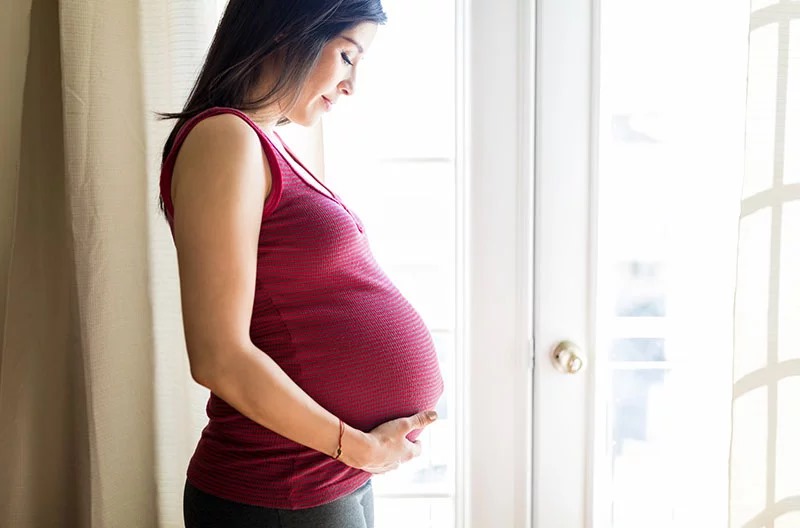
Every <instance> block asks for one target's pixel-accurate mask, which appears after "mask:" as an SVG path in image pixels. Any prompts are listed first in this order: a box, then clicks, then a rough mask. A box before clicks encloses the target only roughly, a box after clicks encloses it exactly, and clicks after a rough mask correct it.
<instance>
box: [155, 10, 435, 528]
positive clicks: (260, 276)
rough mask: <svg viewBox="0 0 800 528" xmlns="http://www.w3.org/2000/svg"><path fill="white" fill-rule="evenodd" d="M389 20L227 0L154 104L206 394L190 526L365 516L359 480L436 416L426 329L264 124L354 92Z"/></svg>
mask: <svg viewBox="0 0 800 528" xmlns="http://www.w3.org/2000/svg"><path fill="white" fill-rule="evenodd" d="M385 18H386V17H385V15H384V12H383V9H382V7H381V5H380V1H379V0H302V1H300V0H271V1H267V0H230V2H229V4H228V6H227V8H226V10H225V13H224V15H223V17H222V20H221V22H220V24H219V27H218V29H217V32H216V35H215V37H214V40H213V43H212V45H211V48H210V50H209V52H208V56H207V58H206V61H205V64H204V65H203V68H202V70H201V71H200V73H199V76H198V79H197V82H196V84H195V86H194V89H193V90H192V92H191V94H190V96H189V99H188V101H187V103H186V105H185V106H184V109H183V111H182V112H179V113H173V114H165V117H167V118H172V119H176V124H175V127H174V129H173V131H172V134H171V135H170V137H169V139H168V140H167V143H166V145H165V147H164V157H163V165H162V172H161V200H162V204H163V209H164V212H165V214H166V217H167V220H168V222H169V225H170V228H171V230H172V234H173V238H174V241H175V246H176V250H177V255H178V266H179V271H180V286H181V299H182V307H183V308H182V309H183V318H184V330H185V335H186V345H187V350H188V353H189V361H190V365H191V373H192V377H193V378H194V379H195V380H196V381H197V382H198V383H200V384H202V385H203V386H205V387H207V388H208V389H210V391H211V395H210V399H209V401H208V405H207V409H206V410H207V414H208V418H209V421H208V425H207V426H206V427H205V429H204V430H203V433H202V436H201V438H200V441H199V443H198V445H197V448H196V450H195V452H194V455H193V457H192V459H191V462H190V463H189V467H188V470H187V479H186V486H185V490H184V518H185V523H186V526H188V527H192V528H195V527H226V528H236V527H245V526H247V527H261V528H270V527H276V528H277V527H283V528H286V527H303V528H313V527H331V528H365V527H371V526H373V511H372V491H371V484H370V476H371V475H372V474H374V473H382V472H386V471H389V470H392V469H394V468H397V467H398V466H399V465H400V464H402V463H403V462H406V461H408V460H410V459H412V458H413V457H415V456H417V455H418V454H419V452H420V446H419V443H418V442H417V441H416V438H417V436H418V435H419V433H420V431H421V430H422V429H423V428H424V427H426V426H427V425H429V424H430V423H431V422H432V421H433V420H435V419H436V414H435V413H434V412H433V411H432V410H431V409H433V408H434V407H435V404H436V402H437V400H438V399H439V397H440V396H441V394H442V379H441V375H440V372H439V366H438V363H437V359H436V353H435V350H434V347H433V342H432V339H431V336H430V333H429V332H428V330H427V329H426V327H425V325H424V323H423V322H422V320H421V319H420V317H419V315H418V314H417V312H416V311H415V310H414V309H413V308H412V307H411V305H410V304H409V303H408V301H406V299H405V298H404V297H403V296H402V295H401V294H400V292H399V291H398V290H397V289H396V288H395V286H394V285H393V284H392V283H391V281H390V280H389V279H388V278H387V277H386V275H385V274H384V272H383V271H382V270H381V268H380V267H379V266H378V264H377V263H376V261H375V260H374V258H373V256H372V254H371V252H370V249H369V245H368V242H367V237H366V235H365V233H364V226H363V225H362V223H361V221H360V220H359V218H358V216H356V214H355V213H353V212H352V211H351V210H349V209H348V208H347V206H346V205H345V204H344V203H343V202H342V200H341V199H340V198H339V197H338V196H337V195H336V193H334V192H333V191H331V190H330V189H329V188H328V187H327V186H325V185H324V184H323V183H322V182H321V181H319V180H318V179H317V178H315V177H314V175H313V174H312V173H311V172H310V171H309V170H307V169H306V168H305V166H304V165H303V164H302V162H300V160H299V159H298V158H297V157H296V156H294V155H293V154H292V152H291V150H289V149H288V148H287V147H286V145H285V144H283V142H282V141H281V139H280V138H279V137H278V135H277V134H276V133H275V128H276V126H277V125H280V124H283V123H286V122H293V123H297V124H300V125H304V126H310V125H312V124H314V123H315V122H316V121H317V120H318V119H319V118H320V116H321V115H322V114H323V113H324V112H329V111H331V110H332V109H333V108H334V106H335V104H336V102H337V100H339V98H341V97H346V96H352V95H353V93H354V90H355V88H356V77H357V71H358V67H359V64H360V62H361V60H362V59H363V57H364V55H365V53H366V52H367V50H368V48H369V46H370V43H371V42H372V40H373V38H374V36H375V33H376V30H377V28H378V25H380V24H382V23H384V21H385ZM386 104H390V102H389V101H387V103H386ZM349 154H350V155H352V156H353V157H356V156H358V155H359V146H358V145H357V144H353V145H352V150H351V152H350V153H349Z"/></svg>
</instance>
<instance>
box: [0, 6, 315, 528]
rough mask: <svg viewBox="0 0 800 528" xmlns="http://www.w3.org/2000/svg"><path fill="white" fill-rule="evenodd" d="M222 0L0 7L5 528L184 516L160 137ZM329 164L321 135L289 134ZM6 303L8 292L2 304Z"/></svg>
mask: <svg viewBox="0 0 800 528" xmlns="http://www.w3.org/2000/svg"><path fill="white" fill-rule="evenodd" d="M223 4H224V2H222V1H219V0H204V1H198V0H137V1H133V0H61V1H57V0H25V1H20V0H15V1H14V2H9V3H6V5H5V6H4V7H3V14H2V16H0V45H2V49H3V53H2V58H3V62H2V63H0V64H1V65H2V70H1V71H0V74H1V75H2V82H3V84H2V90H0V120H2V128H0V134H2V135H0V141H1V143H0V153H1V154H2V157H1V158H0V167H2V180H0V310H1V311H0V321H2V323H3V324H2V325H0V343H2V349H0V433H1V434H0V527H3V528H5V527H8V528H28V527H55V526H58V527H69V528H71V527H92V528H105V527H125V528H131V527H155V526H160V527H179V526H180V527H182V526H183V517H182V510H181V507H182V505H181V501H182V492H183V483H184V476H185V471H186V465H187V463H188V459H189V457H190V456H191V453H192V451H193V449H194V446H195V444H196V442H197V439H198V438H199V434H200V430H201V428H202V426H203V425H204V424H205V413H204V405H205V399H206V398H207V392H206V391H205V390H204V389H202V387H199V386H198V385H196V384H195V383H194V382H193V381H192V380H191V377H190V374H189V368H188V361H187V359H186V352H185V348H184V341H183V333H182V323H181V318H180V297H179V290H178V276H177V268H176V259H175V250H174V247H173V244H172V240H171V238H170V235H169V230H168V228H167V225H166V223H165V222H164V220H163V218H162V217H161V215H160V212H159V211H158V205H157V195H158V168H159V164H160V155H161V147H162V145H163V142H164V139H165V138H166V136H167V134H168V133H169V130H170V127H171V124H170V123H167V122H159V121H158V120H156V119H155V116H154V112H157V111H172V110H176V109H179V108H181V106H182V104H183V102H184V100H185V98H186V96H187V94H188V91H189V89H190V88H191V85H192V82H193V81H194V78H195V76H196V74H197V71H198V67H199V65H200V63H201V61H202V58H203V56H204V54H205V51H206V49H207V46H208V44H209V42H210V37H211V35H212V33H213V31H214V28H215V27H216V23H217V20H218V14H219V13H220V9H221V8H222V6H223ZM285 135H286V136H287V137H289V138H290V140H291V142H292V144H293V145H294V146H295V147H296V150H297V151H299V153H300V155H302V156H305V157H306V159H308V160H309V163H311V165H312V166H313V167H314V168H315V169H316V170H318V171H319V173H321V170H320V167H319V163H320V161H321V160H322V153H321V139H320V138H321V130H320V129H319V128H316V129H314V130H312V131H311V132H310V133H308V132H306V133H304V132H303V131H298V130H293V131H292V130H290V131H287V133H286V134H285ZM2 301H5V302H2Z"/></svg>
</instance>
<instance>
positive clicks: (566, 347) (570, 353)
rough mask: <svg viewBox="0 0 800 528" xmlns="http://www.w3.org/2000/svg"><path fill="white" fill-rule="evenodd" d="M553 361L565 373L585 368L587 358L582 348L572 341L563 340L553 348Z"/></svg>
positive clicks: (572, 372) (573, 372)
mask: <svg viewBox="0 0 800 528" xmlns="http://www.w3.org/2000/svg"><path fill="white" fill-rule="evenodd" d="M553 363H554V364H555V366H556V368H557V369H558V370H560V371H561V372H563V373H565V374H575V373H577V372H578V371H579V370H581V369H582V368H583V365H584V363H585V360H584V359H583V354H581V349H580V347H578V345H576V344H575V343H573V342H571V341H561V342H560V343H558V344H557V345H556V347H555V348H554V349H553Z"/></svg>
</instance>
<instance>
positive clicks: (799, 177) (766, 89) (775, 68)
mask: <svg viewBox="0 0 800 528" xmlns="http://www.w3.org/2000/svg"><path fill="white" fill-rule="evenodd" d="M745 145H746V171H745V181H744V186H743V187H744V188H743V196H742V204H741V220H740V235H739V262H738V274H737V293H736V309H735V318H736V321H735V327H736V331H735V351H734V388H733V415H732V416H733V439H732V444H731V457H730V526H731V527H732V528H758V527H765V528H796V527H798V526H800V2H797V1H785V0H784V1H779V0H753V2H752V14H751V27H750V58H749V81H748V95H747V133H746V139H745Z"/></svg>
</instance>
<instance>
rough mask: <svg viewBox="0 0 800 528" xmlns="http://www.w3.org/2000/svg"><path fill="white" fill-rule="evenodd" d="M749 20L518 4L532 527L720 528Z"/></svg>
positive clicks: (547, 2)
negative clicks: (529, 57) (527, 202)
mask: <svg viewBox="0 0 800 528" xmlns="http://www.w3.org/2000/svg"><path fill="white" fill-rule="evenodd" d="M749 6H750V1H749V0H674V1H671V2H663V1H658V0H539V2H538V9H537V28H538V40H537V54H536V72H537V75H536V79H537V83H536V101H537V105H536V118H535V122H536V149H535V153H536V155H535V160H536V164H535V166H536V170H535V182H536V183H535V193H534V194H535V202H534V211H535V222H534V225H535V229H534V240H535V244H534V337H535V343H536V347H535V370H534V383H533V392H534V399H533V401H534V408H533V417H534V424H533V476H532V481H533V508H532V510H533V511H532V525H533V526H534V527H537V528H562V527H563V528H584V527H597V528H639V527H645V526H646V527H648V528H667V527H669V528H695V527H696V528H725V527H726V526H727V492H728V484H727V476H728V471H727V459H728V444H729V415H730V408H729V401H730V380H731V358H732V327H731V324H732V315H733V309H732V303H733V290H732V288H733V284H734V272H735V264H736V258H735V249H736V247H735V244H736V228H737V214H738V212H737V207H738V197H739V194H740V189H741V174H742V173H743V169H744V166H743V156H742V151H743V144H744V139H743V138H744V123H745V112H744V102H745V88H746V71H747V64H746V58H747V39H748V28H747V23H748V13H749ZM766 38H769V37H768V36H767V37H766ZM767 78H772V79H774V76H771V77H767ZM562 341H570V342H572V343H573V344H574V345H575V346H576V347H577V349H571V348H567V349H566V351H565V352H564V355H563V356H562V361H563V362H562V366H565V367H567V368H562V369H560V368H559V367H558V365H557V364H556V362H555V361H553V351H554V349H555V348H556V346H557V345H558V344H559V343H561V342H562ZM570 362H571V363H570ZM570 366H571V367H572V368H569V367H570ZM570 370H572V371H575V372H572V373H570Z"/></svg>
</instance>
